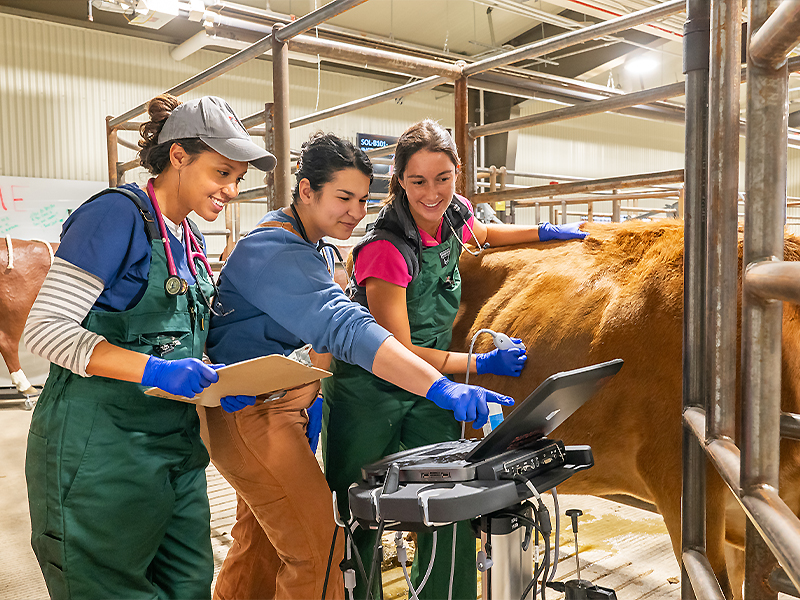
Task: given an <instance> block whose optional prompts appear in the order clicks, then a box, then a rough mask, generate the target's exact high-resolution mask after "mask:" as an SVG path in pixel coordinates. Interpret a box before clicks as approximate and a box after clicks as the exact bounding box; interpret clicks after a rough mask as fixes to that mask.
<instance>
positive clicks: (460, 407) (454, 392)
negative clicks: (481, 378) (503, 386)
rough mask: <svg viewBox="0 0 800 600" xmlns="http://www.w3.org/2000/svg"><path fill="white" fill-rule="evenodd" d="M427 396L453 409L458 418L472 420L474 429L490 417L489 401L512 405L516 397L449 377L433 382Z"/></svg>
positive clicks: (434, 401)
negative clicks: (459, 381) (452, 379)
mask: <svg viewBox="0 0 800 600" xmlns="http://www.w3.org/2000/svg"><path fill="white" fill-rule="evenodd" d="M425 397H426V398H427V399H428V400H430V401H431V402H433V403H434V404H435V405H436V406H438V407H440V408H444V409H446V410H452V411H453V413H454V415H455V417H456V420H458V421H472V427H473V429H480V428H481V427H483V426H484V425H485V424H486V421H487V420H488V418H489V406H488V405H487V403H488V402H496V403H497V404H502V405H503V406H511V405H512V404H514V399H513V398H509V397H508V396H503V395H502V394H497V393H495V392H492V391H490V390H486V389H484V388H482V387H478V386H475V385H464V384H463V383H455V382H453V381H450V380H449V379H448V378H447V377H441V378H439V379H437V380H436V381H434V382H433V385H432V386H431V387H430V388H429V389H428V391H427V393H426V394H425Z"/></svg>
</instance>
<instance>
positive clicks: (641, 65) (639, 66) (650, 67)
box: [625, 55, 658, 75]
mask: <svg viewBox="0 0 800 600" xmlns="http://www.w3.org/2000/svg"><path fill="white" fill-rule="evenodd" d="M657 68H658V60H657V59H656V58H655V57H654V56H650V55H643V56H635V57H633V58H631V59H629V60H626V61H625V70H626V71H628V72H629V73H633V74H634V75H646V74H647V73H651V72H652V71H655V70H656V69H657Z"/></svg>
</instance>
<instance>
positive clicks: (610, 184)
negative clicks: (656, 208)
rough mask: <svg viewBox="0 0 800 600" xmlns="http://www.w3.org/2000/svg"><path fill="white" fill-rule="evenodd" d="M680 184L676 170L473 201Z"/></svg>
mask: <svg viewBox="0 0 800 600" xmlns="http://www.w3.org/2000/svg"><path fill="white" fill-rule="evenodd" d="M681 182H683V169H676V170H673V171H659V172H656V173H642V174H639V175H625V176H623V177H609V178H605V179H588V180H586V181H575V182H570V183H558V184H554V185H540V186H536V187H529V188H518V189H512V190H506V191H504V192H494V193H483V194H476V195H475V198H474V201H475V202H500V201H503V200H524V199H527V198H544V197H546V196H562V195H566V194H580V193H584V192H594V191H597V190H614V189H625V188H637V187H645V186H648V185H662V184H667V183H681Z"/></svg>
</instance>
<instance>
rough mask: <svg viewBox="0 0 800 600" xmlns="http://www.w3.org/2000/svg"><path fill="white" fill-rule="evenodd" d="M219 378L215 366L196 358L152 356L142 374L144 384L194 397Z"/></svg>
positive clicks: (171, 392)
mask: <svg viewBox="0 0 800 600" xmlns="http://www.w3.org/2000/svg"><path fill="white" fill-rule="evenodd" d="M218 366H222V365H218ZM218 380H219V375H217V372H216V371H215V370H214V369H213V367H212V366H211V365H207V364H205V363H204V362H203V361H201V360H197V359H196V358H181V359H180V360H164V359H163V358H158V357H157V356H151V357H150V358H148V359H147V364H146V365H145V366H144V374H143V375H142V385H146V386H148V387H157V388H159V389H162V390H164V391H165V392H169V393H170V394H175V395H177V396H185V397H186V398H193V397H194V396H195V395H197V394H199V393H200V392H202V391H203V389H205V388H207V387H208V386H209V385H211V384H212V383H216V382H217V381H218Z"/></svg>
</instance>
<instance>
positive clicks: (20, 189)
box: [0, 176, 108, 242]
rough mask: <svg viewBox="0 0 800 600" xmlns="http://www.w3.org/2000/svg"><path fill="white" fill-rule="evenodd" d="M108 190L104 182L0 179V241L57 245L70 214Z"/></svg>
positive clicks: (22, 178)
mask: <svg viewBox="0 0 800 600" xmlns="http://www.w3.org/2000/svg"><path fill="white" fill-rule="evenodd" d="M106 187H108V186H107V184H106V183H105V182H103V181H75V180H72V179H40V178H38V177H5V176H0V237H5V236H6V235H10V236H11V237H13V238H19V239H22V240H30V239H40V240H47V241H48V242H57V241H58V239H59V236H60V234H61V225H62V224H63V223H64V221H65V220H66V218H67V217H68V216H69V213H70V212H71V211H73V210H75V209H76V208H77V207H78V206H80V205H81V203H83V202H84V200H86V199H88V198H90V197H91V196H93V195H94V194H96V193H97V192H99V191H100V190H103V189H105V188H106Z"/></svg>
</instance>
